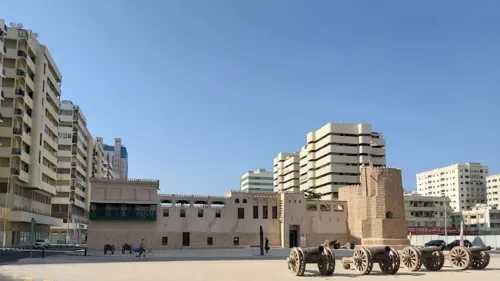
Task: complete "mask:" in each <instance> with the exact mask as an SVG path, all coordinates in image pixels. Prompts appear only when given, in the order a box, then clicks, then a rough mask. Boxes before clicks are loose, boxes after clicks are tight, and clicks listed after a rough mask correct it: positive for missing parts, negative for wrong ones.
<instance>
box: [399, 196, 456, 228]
mask: <svg viewBox="0 0 500 281" xmlns="http://www.w3.org/2000/svg"><path fill="white" fill-rule="evenodd" d="M450 202H451V200H450V198H449V197H444V196H443V197H436V196H424V195H420V194H418V193H416V192H407V193H405V195H404V203H405V217H406V221H407V223H408V226H439V227H444V226H445V224H446V226H447V227H451V226H452V225H453V221H452V219H451V214H452V213H453V209H452V208H451V205H450Z"/></svg>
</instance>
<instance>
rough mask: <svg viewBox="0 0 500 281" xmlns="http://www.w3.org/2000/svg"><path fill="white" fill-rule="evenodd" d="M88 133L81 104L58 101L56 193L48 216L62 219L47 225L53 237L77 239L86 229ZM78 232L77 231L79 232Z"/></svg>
mask: <svg viewBox="0 0 500 281" xmlns="http://www.w3.org/2000/svg"><path fill="white" fill-rule="evenodd" d="M92 152H93V147H92V136H91V135H90V132H89V130H88V128H87V120H86V118H85V115H84V114H83V112H82V110H81V108H80V107H79V106H78V105H75V104H73V103H72V102H71V101H62V103H61V109H60V111H59V139H58V151H57V159H58V161H59V164H58V170H57V172H58V181H57V186H56V189H57V194H56V196H55V197H54V198H52V216H54V217H57V218H60V219H63V222H64V224H63V225H61V226H54V227H51V234H52V235H51V236H52V237H57V238H53V239H55V240H66V242H67V243H69V242H81V241H82V235H85V232H83V233H82V231H81V230H84V231H85V230H86V229H87V213H88V210H89V206H90V205H89V198H90V191H91V186H90V177H91V176H92ZM80 234H81V235H80Z"/></svg>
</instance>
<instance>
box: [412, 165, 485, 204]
mask: <svg viewBox="0 0 500 281" xmlns="http://www.w3.org/2000/svg"><path fill="white" fill-rule="evenodd" d="M487 176H488V166H485V165H481V163H474V162H466V163H453V164H451V165H449V166H446V167H441V168H437V169H433V170H430V171H425V172H422V173H418V174H417V176H416V177H417V192H418V193H419V194H422V195H429V196H443V195H444V196H447V197H449V198H450V199H451V207H452V208H453V210H454V211H455V212H460V211H466V210H470V209H472V208H473V207H474V206H475V205H476V204H486V177H487Z"/></svg>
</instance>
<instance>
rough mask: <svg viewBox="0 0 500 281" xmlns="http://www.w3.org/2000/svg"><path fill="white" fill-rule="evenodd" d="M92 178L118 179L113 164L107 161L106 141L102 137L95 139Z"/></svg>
mask: <svg viewBox="0 0 500 281" xmlns="http://www.w3.org/2000/svg"><path fill="white" fill-rule="evenodd" d="M93 143H94V145H93V159H92V178H95V179H118V177H119V176H118V175H117V174H116V173H115V170H114V169H113V165H111V163H108V161H106V157H105V152H104V142H103V138H102V137H97V138H96V139H95V140H93Z"/></svg>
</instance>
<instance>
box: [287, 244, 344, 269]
mask: <svg viewBox="0 0 500 281" xmlns="http://www.w3.org/2000/svg"><path fill="white" fill-rule="evenodd" d="M332 245H333V243H332V242H330V241H328V240H327V241H325V243H323V244H322V245H319V246H316V247H309V248H300V247H294V248H292V250H291V251H290V256H289V257H288V258H287V259H286V261H287V265H288V269H289V270H291V271H292V272H293V273H294V274H295V275H296V276H302V275H304V272H305V270H306V264H308V263H309V264H311V263H315V264H317V265H318V270H319V273H320V275H323V276H330V275H332V274H333V273H334V271H335V254H334V253H333V249H332V247H331V246H332Z"/></svg>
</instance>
